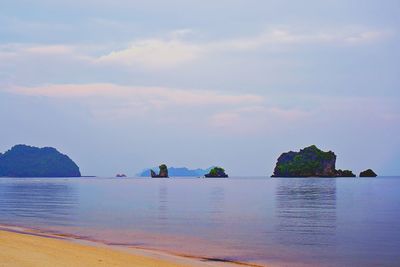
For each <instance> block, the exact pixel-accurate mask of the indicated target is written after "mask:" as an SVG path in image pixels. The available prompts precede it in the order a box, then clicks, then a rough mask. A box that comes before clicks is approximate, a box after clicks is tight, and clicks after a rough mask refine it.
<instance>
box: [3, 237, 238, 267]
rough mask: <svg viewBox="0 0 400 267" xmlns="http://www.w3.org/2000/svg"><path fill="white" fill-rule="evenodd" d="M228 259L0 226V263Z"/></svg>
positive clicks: (29, 266) (26, 266)
mask: <svg viewBox="0 0 400 267" xmlns="http://www.w3.org/2000/svg"><path fill="white" fill-rule="evenodd" d="M235 265H236V264H232V263H213V262H202V261H201V260H200V259H192V258H186V257H179V256H175V255H168V254H163V253H157V252H151V251H149V252H147V251H142V250H139V249H138V250H135V249H133V250H129V251H127V250H120V249H118V248H114V247H110V246H105V245H101V244H97V245H96V244H90V245H89V244H85V243H79V242H76V241H73V240H68V239H65V238H63V237H58V236H51V235H43V234H37V233H34V232H20V231H15V230H12V229H9V230H7V229H6V230H0V267H35V266H38V267H39V266H40V267H47V266H49V267H50V266H51V267H53V266H66V267H67V266H68V267H70V266H86V267H90V266H108V267H110V266H143V267H147V266H149V267H150V266H152V267H153V266H160V267H172V266H235Z"/></svg>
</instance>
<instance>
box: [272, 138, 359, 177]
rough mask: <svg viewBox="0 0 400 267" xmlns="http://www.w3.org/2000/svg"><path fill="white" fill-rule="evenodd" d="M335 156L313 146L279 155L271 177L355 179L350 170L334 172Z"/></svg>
mask: <svg viewBox="0 0 400 267" xmlns="http://www.w3.org/2000/svg"><path fill="white" fill-rule="evenodd" d="M335 165H336V155H335V153H333V152H332V151H328V152H324V151H322V150H320V149H319V148H318V147H316V146H315V145H312V146H309V147H306V148H304V149H301V150H300V151H299V152H293V151H290V152H287V153H283V154H281V155H280V157H279V158H278V162H277V163H276V166H275V169H274V174H273V175H272V176H271V177H355V175H354V174H353V172H352V171H350V170H336V166H335Z"/></svg>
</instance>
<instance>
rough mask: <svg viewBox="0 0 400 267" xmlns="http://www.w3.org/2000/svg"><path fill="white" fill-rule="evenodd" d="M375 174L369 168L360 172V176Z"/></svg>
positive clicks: (374, 175) (372, 175)
mask: <svg viewBox="0 0 400 267" xmlns="http://www.w3.org/2000/svg"><path fill="white" fill-rule="evenodd" d="M376 176H378V175H377V174H376V173H375V172H374V171H373V170H371V169H368V170H365V171H363V172H360V177H376Z"/></svg>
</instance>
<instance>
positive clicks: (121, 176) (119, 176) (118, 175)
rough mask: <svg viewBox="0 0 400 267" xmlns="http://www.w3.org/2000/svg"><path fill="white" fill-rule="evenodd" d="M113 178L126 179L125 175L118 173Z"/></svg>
mask: <svg viewBox="0 0 400 267" xmlns="http://www.w3.org/2000/svg"><path fill="white" fill-rule="evenodd" d="M115 177H117V178H124V177H126V175H125V174H123V173H118V174H117V175H115Z"/></svg>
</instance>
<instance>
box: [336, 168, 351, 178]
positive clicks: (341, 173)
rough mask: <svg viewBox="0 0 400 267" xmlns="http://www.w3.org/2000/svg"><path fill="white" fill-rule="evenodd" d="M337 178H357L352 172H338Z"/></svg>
mask: <svg viewBox="0 0 400 267" xmlns="http://www.w3.org/2000/svg"><path fill="white" fill-rule="evenodd" d="M336 177H356V175H355V174H354V173H353V172H352V171H350V170H340V169H339V170H337V171H336Z"/></svg>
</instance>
